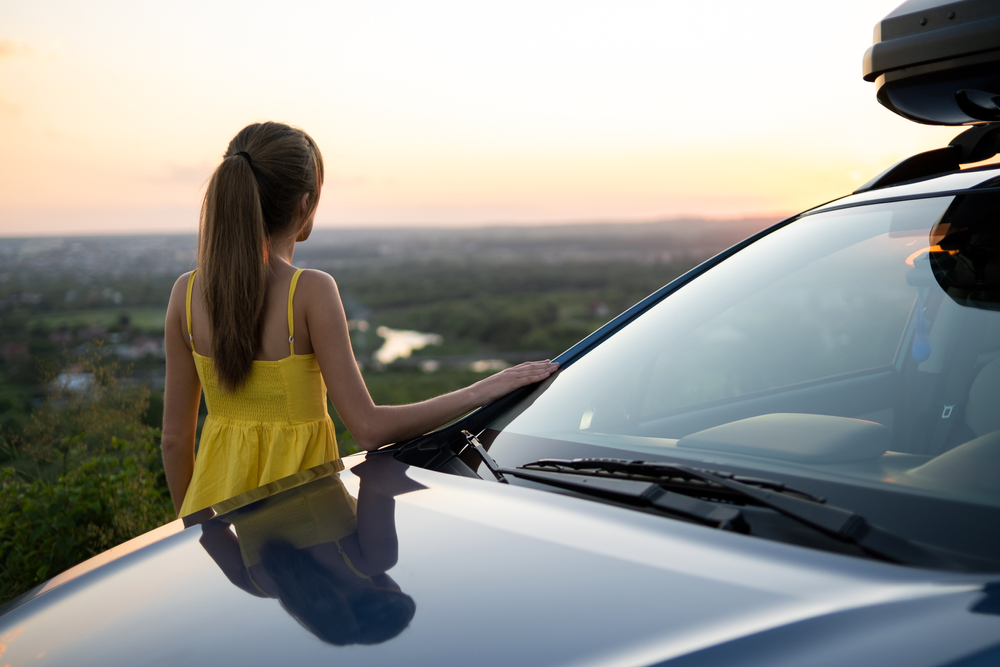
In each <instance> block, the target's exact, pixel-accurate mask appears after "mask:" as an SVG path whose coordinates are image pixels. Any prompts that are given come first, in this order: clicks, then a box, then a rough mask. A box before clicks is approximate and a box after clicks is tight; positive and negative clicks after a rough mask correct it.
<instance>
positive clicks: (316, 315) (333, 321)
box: [296, 271, 558, 451]
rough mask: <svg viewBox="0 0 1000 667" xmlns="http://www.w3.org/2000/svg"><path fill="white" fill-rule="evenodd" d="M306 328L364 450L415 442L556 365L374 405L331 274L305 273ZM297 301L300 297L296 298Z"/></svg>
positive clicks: (535, 365) (528, 366)
mask: <svg viewBox="0 0 1000 667" xmlns="http://www.w3.org/2000/svg"><path fill="white" fill-rule="evenodd" d="M302 277H303V278H304V279H305V280H301V281H300V283H299V285H300V289H301V290H302V291H303V292H304V294H303V296H304V297H306V298H304V299H302V301H304V302H305V308H306V310H305V316H306V325H307V328H308V331H309V337H310V341H311V342H312V347H313V350H315V352H316V359H317V360H318V362H319V366H320V370H321V371H322V373H323V379H324V380H325V381H326V386H327V389H328V390H329V392H330V399H331V400H332V401H333V405H334V407H335V408H336V409H337V413H338V414H339V415H340V418H341V419H343V420H344V424H345V425H346V426H347V428H348V429H349V430H350V431H351V434H352V435H353V436H354V439H355V440H357V442H358V444H359V445H361V446H362V447H363V448H365V449H366V450H369V451H371V450H373V449H377V448H379V447H381V446H382V445H385V444H388V443H391V442H398V441H400V440H405V439H407V438H413V437H416V436H418V435H421V434H423V433H426V432H427V431H430V430H431V429H434V428H436V427H438V426H440V425H441V424H445V423H447V422H449V421H451V420H453V419H456V418H457V417H460V416H462V415H463V414H465V413H466V412H468V411H470V410H472V409H474V408H477V407H479V406H481V405H485V404H486V403H489V402H490V401H492V400H494V399H497V398H500V397H501V396H503V395H505V394H508V393H510V392H511V391H513V390H515V389H517V388H518V387H522V386H524V385H527V384H531V383H533V382H540V381H541V380H544V379H545V378H547V377H549V376H550V375H551V374H552V373H554V372H555V371H556V370H557V368H558V366H557V365H556V364H553V363H550V362H548V361H536V362H529V363H525V364H521V365H519V366H515V367H513V368H508V369H506V370H504V371H501V372H500V373H497V374H496V375H492V376H490V377H488V378H485V379H483V380H480V381H479V382H476V383H475V384H472V385H470V386H468V387H466V388H464V389H459V390H458V391H453V392H451V393H450V394H444V395H443V396H438V397H437V398H432V399H429V400H426V401H421V402H420V403H412V404H410V405H388V406H387V405H375V403H374V402H373V401H372V398H371V395H370V394H369V393H368V388H367V387H366V386H365V381H364V378H362V377H361V371H360V370H358V366H357V362H356V361H355V360H354V352H353V350H352V349H351V338H350V334H349V332H348V330H347V317H346V315H345V314H344V306H343V303H342V302H341V300H340V293H339V291H338V290H337V285H336V283H335V282H334V281H333V278H331V277H330V276H329V275H327V274H325V273H322V272H319V271H306V272H305V273H304V274H303V276H302ZM296 301H298V296H297V297H296Z"/></svg>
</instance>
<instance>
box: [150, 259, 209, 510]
mask: <svg viewBox="0 0 1000 667" xmlns="http://www.w3.org/2000/svg"><path fill="white" fill-rule="evenodd" d="M186 291H187V274H185V275H183V276H181V277H180V278H178V279H177V282H176V283H175V284H174V288H173V290H172V291H171V293H170V304H169V305H168V306H167V318H166V323H165V324H164V329H165V331H164V337H165V346H166V352H167V380H166V387H165V388H164V391H163V437H162V438H161V440H160V447H161V449H162V450H163V470H164V472H165V473H166V476H167V486H168V487H170V497H171V498H172V499H173V501H174V509H175V510H177V511H178V512H179V511H180V509H181V504H182V503H183V502H184V496H185V494H186V493H187V489H188V485H189V484H190V483H191V474H192V473H193V471H194V438H195V431H196V429H197V426H198V403H199V402H200V400H201V382H200V381H199V380H198V372H197V370H196V369H195V366H194V359H193V358H192V357H191V348H190V347H189V346H188V342H187V340H188V337H187V320H186V317H185V312H184V301H185V295H186Z"/></svg>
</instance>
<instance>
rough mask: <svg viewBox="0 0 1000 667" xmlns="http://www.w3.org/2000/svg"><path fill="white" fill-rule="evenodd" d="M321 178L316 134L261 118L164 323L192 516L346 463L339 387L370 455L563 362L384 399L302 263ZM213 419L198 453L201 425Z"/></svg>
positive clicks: (178, 479) (214, 203)
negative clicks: (297, 260) (341, 452)
mask: <svg viewBox="0 0 1000 667" xmlns="http://www.w3.org/2000/svg"><path fill="white" fill-rule="evenodd" d="M322 185H323V158H322V156H321V154H320V151H319V148H318V147H317V146H316V143H315V142H314V141H313V140H312V138H310V137H309V135H307V134H306V133H305V132H303V131H302V130H299V129H297V128H293V127H289V126H288V125H283V124H281V123H271V122H268V123H255V124H253V125H249V126H247V127H245V128H244V129H243V130H241V131H240V132H239V134H237V135H236V137H235V138H233V140H232V141H231V142H230V143H229V147H228V149H227V150H226V153H225V155H224V156H223V160H222V163H221V164H220V165H219V166H218V168H217V169H216V170H215V173H214V174H212V177H211V180H210V181H209V184H208V191H207V192H206V194H205V200H204V204H203V206H202V212H201V229H200V231H199V239H198V269H197V270H196V271H192V272H190V273H187V274H185V275H182V276H181V277H180V278H178V280H177V282H176V284H175V285H174V288H173V291H172V292H171V295H170V304H169V306H168V307H167V319H166V334H165V335H166V350H167V381H166V389H165V394H164V410H163V437H162V448H163V465H164V470H165V471H166V476H167V484H168V486H169V487H170V494H171V496H172V498H173V501H174V506H175V508H176V509H177V511H178V513H179V514H180V515H181V516H184V515H187V514H191V513H192V512H196V511H198V510H200V509H203V508H205V507H208V506H210V505H212V504H214V503H217V502H220V501H222V500H225V499H227V498H231V497H232V496H235V495H237V494H240V493H243V492H245V491H249V490H250V489H253V488H256V487H258V486H261V485H263V484H266V483H268V482H271V481H274V480H277V479H280V478H282V477H286V476H288V475H291V474H293V473H295V472H298V471H300V470H305V469H307V468H310V467H313V466H316V465H319V464H321V463H325V462H327V461H330V460H332V459H335V458H337V456H338V453H337V443H336V437H335V435H334V430H333V423H332V422H331V420H330V417H329V414H328V413H327V407H326V406H327V402H326V395H327V391H329V395H330V399H331V400H332V402H333V405H334V407H335V408H336V410H337V412H338V414H339V415H340V417H341V419H343V421H344V423H345V424H346V426H347V428H348V429H349V430H350V432H351V434H352V435H353V436H354V438H355V439H356V440H357V442H358V444H360V445H361V446H362V447H363V448H364V449H366V450H369V451H370V450H373V449H376V448H378V447H381V446H382V445H385V444H388V443H391V442H397V441H400V440H404V439H407V438H411V437H415V436H418V435H420V434H422V433H425V432H427V431H429V430H431V429H433V428H435V427H437V426H439V425H441V424H444V423H446V422H448V421H450V420H452V419H455V418H456V417H459V416H460V415H462V414H464V413H465V412H468V411H469V410H471V409H473V408H476V407H478V406H480V405H483V404H485V403H488V402H489V401H492V400H494V399H496V398H499V397H500V396H503V395H504V394H507V393H509V392H511V391H513V390H514V389H516V388H518V387H520V386H523V385H526V384H530V383H533V382H538V381H540V380H544V379H545V378H547V377H548V376H549V375H551V374H552V373H553V372H554V371H555V370H556V368H557V366H556V364H553V363H550V362H548V361H540V362H530V363H525V364H521V365H519V366H515V367H513V368H509V369H507V370H504V371H502V372H500V373H497V374H496V375H493V376H491V377H488V378H486V379H484V380H480V381H479V382H477V383H475V384H473V385H471V386H469V387H466V388H465V389H460V390H458V391H455V392H452V393H450V394H445V395H443V396H438V397H437V398H433V399H430V400H427V401H423V402H421V403H414V404H411V405H399V406H378V405H375V404H374V402H373V401H372V399H371V396H370V395H369V393H368V389H367V388H366V387H365V383H364V379H363V378H362V377H361V373H360V371H359V370H358V366H357V363H356V362H355V359H354V353H353V351H352V350H351V340H350V335H349V333H348V330H347V318H346V316H345V314H344V307H343V304H342V303H341V300H340V294H339V293H338V291H337V285H336V283H335V282H334V281H333V278H331V277H330V276H329V275H328V274H326V273H323V272H321V271H313V270H301V269H296V268H295V267H294V266H292V257H293V254H294V251H295V244H296V243H298V242H302V241H305V240H306V239H308V238H309V234H310V233H311V231H312V227H313V217H314V216H315V213H316V206H317V204H318V203H319V195H320V189H321V188H322ZM202 391H204V393H205V402H206V405H207V407H208V417H207V418H206V420H205V424H204V426H203V427H202V434H201V440H200V442H199V444H198V455H197V457H196V456H195V431H196V428H197V422H198V405H199V402H200V398H201V393H202Z"/></svg>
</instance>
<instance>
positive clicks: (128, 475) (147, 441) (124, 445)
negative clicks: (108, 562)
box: [0, 429, 174, 603]
mask: <svg viewBox="0 0 1000 667" xmlns="http://www.w3.org/2000/svg"><path fill="white" fill-rule="evenodd" d="M156 439H157V432H156V431H155V429H149V430H147V431H145V432H142V433H137V434H136V437H135V438H134V439H133V440H131V441H124V440H119V439H117V438H114V439H113V440H112V442H111V443H110V444H109V446H108V447H107V450H108V451H107V453H104V454H100V455H97V456H91V457H89V458H87V457H77V456H74V458H75V459H77V460H79V461H80V463H79V464H78V465H75V466H74V467H72V468H71V469H70V470H69V471H67V472H66V473H65V474H63V475H60V476H59V478H58V479H57V480H56V481H55V482H52V481H48V480H45V479H42V478H35V479H26V478H25V477H24V476H23V475H19V474H18V473H16V472H15V471H14V470H13V469H11V468H5V469H2V470H0V554H3V558H2V561H0V603H5V602H7V601H9V600H11V599H13V598H14V597H16V596H18V595H20V594H21V593H23V592H25V591H27V590H29V589H31V588H32V587H34V586H36V585H37V584H40V583H42V582H43V581H45V580H46V579H47V578H49V577H52V576H54V575H56V574H58V573H60V572H62V571H63V570H66V569H67V568H70V567H72V566H74V565H76V564H77V563H80V562H82V561H84V560H86V559H88V558H90V557H91V556H94V555H96V554H98V553H100V552H102V551H104V550H106V549H109V548H110V547H113V546H115V545H117V544H120V543H121V542H124V541H126V540H129V539H131V538H133V537H136V536H137V535H141V534H142V533H144V532H146V531H149V530H151V529H153V528H156V527H157V526H160V525H162V524H163V523H166V522H167V521H170V520H172V519H173V518H174V511H173V505H172V503H171V502H170V496H169V493H168V492H167V490H166V487H165V485H164V484H163V481H162V468H160V466H159V447H158V446H157V445H156V444H155V440H156ZM73 454H74V455H77V454H78V452H73Z"/></svg>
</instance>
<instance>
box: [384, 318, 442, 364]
mask: <svg viewBox="0 0 1000 667" xmlns="http://www.w3.org/2000/svg"><path fill="white" fill-rule="evenodd" d="M375 333H377V334H378V335H379V336H381V337H382V338H384V339H385V342H384V343H382V347H380V348H379V349H378V350H376V351H375V354H374V355H372V356H374V358H375V361H377V362H379V363H380V364H391V363H392V362H394V361H396V359H406V358H408V357H409V356H410V355H411V354H413V351H414V350H422V349H423V348H425V347H427V346H428V345H440V344H441V343H442V342H444V339H443V338H441V336H440V335H439V334H436V333H422V332H420V331H407V330H404V329H390V328H389V327H379V328H378V329H376V330H375Z"/></svg>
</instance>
